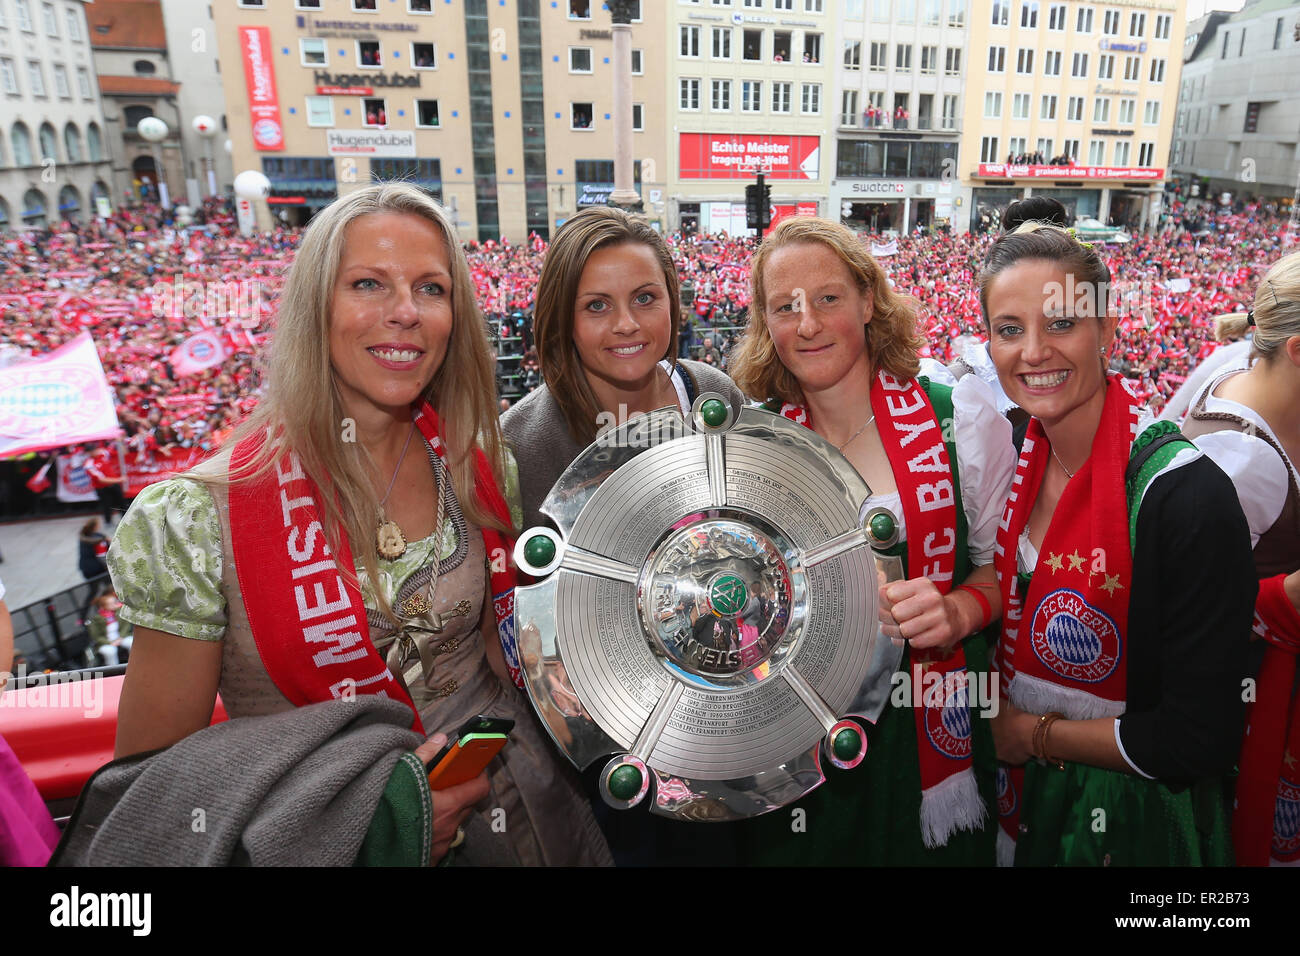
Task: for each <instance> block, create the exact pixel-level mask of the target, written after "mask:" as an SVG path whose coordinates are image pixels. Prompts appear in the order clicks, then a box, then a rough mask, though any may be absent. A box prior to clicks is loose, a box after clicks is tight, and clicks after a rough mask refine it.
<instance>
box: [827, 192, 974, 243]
mask: <svg viewBox="0 0 1300 956" xmlns="http://www.w3.org/2000/svg"><path fill="white" fill-rule="evenodd" d="M831 204H832V206H834V207H836V208H837V210H838V212H839V220H840V222H842V223H844V225H846V226H848V227H849V228H850V229H852V230H854V231H855V232H869V233H872V234H875V235H895V234H897V235H910V234H915V233H917V232H930V231H932V230H934V229H939V228H943V227H945V226H950V225H951V224H952V218H953V215H954V210H956V209H960V208H961V206H962V205H963V204H964V199H963V197H962V194H961V189H960V188H959V187H958V186H957V185H956V184H955V183H949V182H938V183H936V182H917V181H907V180H889V179H869V180H848V181H845V180H836V181H835V183H834V184H833V185H832V186H831Z"/></svg>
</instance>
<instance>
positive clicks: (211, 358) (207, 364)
mask: <svg viewBox="0 0 1300 956" xmlns="http://www.w3.org/2000/svg"><path fill="white" fill-rule="evenodd" d="M225 358H226V346H225V343H224V342H223V341H222V340H221V336H220V334H218V333H217V332H215V331H212V330H205V331H203V332H199V333H198V334H196V335H191V336H190V337H189V338H188V339H186V340H185V341H184V342H182V343H181V344H180V345H178V346H177V347H176V349H175V350H174V351H173V352H172V354H171V362H172V368H173V369H174V370H175V371H176V374H177V375H196V374H198V373H199V372H202V371H205V370H206V369H210V368H212V366H214V365H220V364H221V363H222V362H223V361H225Z"/></svg>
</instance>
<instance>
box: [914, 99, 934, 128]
mask: <svg viewBox="0 0 1300 956" xmlns="http://www.w3.org/2000/svg"><path fill="white" fill-rule="evenodd" d="M916 128H917V129H934V94H933V93H918V94H917V95H916Z"/></svg>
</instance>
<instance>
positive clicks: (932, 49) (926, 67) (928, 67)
mask: <svg viewBox="0 0 1300 956" xmlns="http://www.w3.org/2000/svg"><path fill="white" fill-rule="evenodd" d="M921 72H922V73H937V72H939V48H938V47H937V46H923V47H921Z"/></svg>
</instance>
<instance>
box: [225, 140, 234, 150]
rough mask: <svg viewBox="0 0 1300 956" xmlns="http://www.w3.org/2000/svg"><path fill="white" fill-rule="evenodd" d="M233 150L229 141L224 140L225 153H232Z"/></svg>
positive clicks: (232, 145) (232, 144)
mask: <svg viewBox="0 0 1300 956" xmlns="http://www.w3.org/2000/svg"><path fill="white" fill-rule="evenodd" d="M234 149H235V144H234V143H232V142H231V141H230V140H226V152H227V153H231V152H234Z"/></svg>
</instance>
